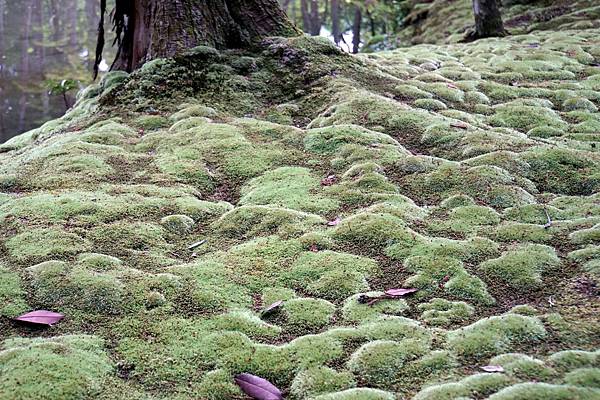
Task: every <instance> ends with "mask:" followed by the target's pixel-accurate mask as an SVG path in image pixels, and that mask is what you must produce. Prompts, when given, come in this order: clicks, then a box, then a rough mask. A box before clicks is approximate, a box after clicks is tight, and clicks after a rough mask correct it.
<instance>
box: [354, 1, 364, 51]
mask: <svg viewBox="0 0 600 400" xmlns="http://www.w3.org/2000/svg"><path fill="white" fill-rule="evenodd" d="M361 25H362V10H361V9H360V6H355V7H354V23H353V24H352V35H353V37H352V52H353V53H354V54H356V53H358V51H359V50H360V30H361Z"/></svg>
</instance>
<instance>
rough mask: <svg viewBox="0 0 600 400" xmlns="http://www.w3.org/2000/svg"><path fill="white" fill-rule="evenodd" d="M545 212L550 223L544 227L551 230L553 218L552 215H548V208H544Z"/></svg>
mask: <svg viewBox="0 0 600 400" xmlns="http://www.w3.org/2000/svg"><path fill="white" fill-rule="evenodd" d="M544 212H545V213H546V218H547V219H548V222H547V223H546V225H544V229H549V228H551V227H552V218H550V214H548V209H547V208H546V207H544Z"/></svg>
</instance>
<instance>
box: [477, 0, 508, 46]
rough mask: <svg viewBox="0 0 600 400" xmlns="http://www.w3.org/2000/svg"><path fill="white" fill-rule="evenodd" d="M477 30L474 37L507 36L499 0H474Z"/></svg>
mask: <svg viewBox="0 0 600 400" xmlns="http://www.w3.org/2000/svg"><path fill="white" fill-rule="evenodd" d="M473 14H474V15H475V32H474V38H473V39H480V38H486V37H495V36H506V30H504V24H503V23H502V15H501V14H500V9H499V7H498V2H497V0H473Z"/></svg>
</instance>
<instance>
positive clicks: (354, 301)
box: [342, 292, 408, 322]
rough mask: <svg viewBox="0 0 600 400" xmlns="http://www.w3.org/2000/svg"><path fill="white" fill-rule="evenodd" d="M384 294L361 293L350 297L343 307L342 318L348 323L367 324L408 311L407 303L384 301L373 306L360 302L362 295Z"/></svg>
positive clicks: (376, 293) (374, 294)
mask: <svg viewBox="0 0 600 400" xmlns="http://www.w3.org/2000/svg"><path fill="white" fill-rule="evenodd" d="M382 294H383V293H382V292H367V293H359V294H356V295H354V296H352V297H349V298H348V299H347V300H346V301H345V302H344V305H343V307H342V317H343V319H344V320H345V321H348V322H365V321H369V320H374V319H376V318H378V317H379V316H381V315H401V314H402V313H404V312H405V311H406V310H407V309H408V305H407V304H406V301H404V300H402V299H399V300H383V301H379V302H377V303H375V304H374V305H372V306H369V305H368V304H364V303H361V302H359V298H360V297H361V296H362V295H367V296H381V295H382Z"/></svg>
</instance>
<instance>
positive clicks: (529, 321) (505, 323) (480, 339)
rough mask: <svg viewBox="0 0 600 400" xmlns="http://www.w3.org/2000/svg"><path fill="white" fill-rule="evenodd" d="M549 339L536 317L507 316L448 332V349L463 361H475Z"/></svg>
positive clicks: (490, 318)
mask: <svg viewBox="0 0 600 400" xmlns="http://www.w3.org/2000/svg"><path fill="white" fill-rule="evenodd" d="M545 336H546V330H545V329H544V325H543V324H542V323H541V322H540V320H539V319H537V318H535V317H526V316H523V315H516V314H506V315H502V316H494V317H489V318H484V319H481V320H479V321H477V322H475V323H474V324H471V325H469V326H466V327H464V328H460V329H457V330H454V331H450V332H449V333H448V347H449V349H450V350H451V351H454V352H455V353H456V354H457V355H458V356H460V357H461V358H467V359H473V358H480V357H486V356H491V355H496V354H500V353H505V352H507V351H510V350H512V349H515V348H518V347H521V346H527V345H534V344H535V343H537V342H539V341H540V340H541V339H543V338H544V337H545Z"/></svg>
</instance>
